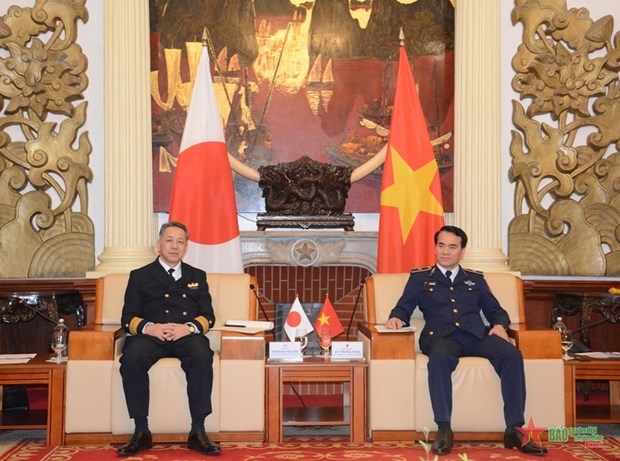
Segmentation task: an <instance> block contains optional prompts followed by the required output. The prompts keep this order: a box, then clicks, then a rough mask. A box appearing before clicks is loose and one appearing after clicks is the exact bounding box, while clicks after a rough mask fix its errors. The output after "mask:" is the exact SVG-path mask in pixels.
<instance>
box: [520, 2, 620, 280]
mask: <svg viewBox="0 0 620 461" xmlns="http://www.w3.org/2000/svg"><path fill="white" fill-rule="evenodd" d="M515 3H516V5H517V6H515V8H514V9H513V12H512V19H513V22H514V23H517V22H521V23H522V25H523V43H522V44H521V45H520V46H519V49H518V52H517V53H516V54H515V56H514V57H513V60H512V64H513V67H514V69H515V71H516V75H515V77H514V79H513V82H512V86H513V88H514V89H515V90H516V91H517V92H518V93H519V94H520V101H514V102H513V122H514V124H515V126H516V128H517V129H516V130H514V131H513V133H512V142H511V146H510V154H511V157H512V166H511V168H510V172H509V174H510V180H511V181H512V182H514V183H515V184H516V190H515V197H514V213H515V217H514V218H513V219H512V221H511V223H510V228H509V262H510V267H511V268H512V269H514V270H518V271H521V272H522V273H524V274H541V275H571V276H577V275H580V276H618V275H620V179H619V178H620V155H619V154H618V145H619V144H618V142H619V141H620V115H619V112H620V103H619V101H620V99H619V98H620V85H619V82H618V69H620V34H619V33H616V34H615V35H613V36H612V34H613V25H614V24H613V17H612V16H611V15H609V16H605V17H602V18H600V19H597V20H594V19H592V18H590V13H589V11H588V10H587V9H586V8H571V9H570V10H569V9H567V8H566V2H565V1H562V0H536V1H534V0H517V1H516V2H515ZM584 3H585V2H584Z"/></svg>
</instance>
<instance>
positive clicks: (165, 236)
mask: <svg viewBox="0 0 620 461" xmlns="http://www.w3.org/2000/svg"><path fill="white" fill-rule="evenodd" d="M188 237H189V235H188V231H187V228H186V227H185V225H183V224H181V223H179V222H174V221H171V222H168V223H166V224H164V225H162V227H161V229H160V231H159V240H158V241H157V249H158V252H159V257H158V258H157V259H156V260H155V261H153V262H152V263H150V264H147V265H146V266H144V267H141V268H140V269H136V270H134V271H132V272H131V274H130V276H129V282H128V283H127V289H126V291H125V304H124V306H123V312H122V316H121V324H122V326H123V328H124V329H125V330H126V331H127V332H128V333H129V335H130V336H128V337H127V338H126V340H125V345H124V348H123V355H122V356H121V359H120V360H121V367H120V372H121V377H122V380H123V390H124V391H125V401H126V403H127V409H128V411H129V416H130V417H131V418H132V419H133V420H134V424H135V431H134V434H133V436H132V437H131V440H130V441H129V442H128V443H127V444H125V445H123V446H122V447H121V448H119V450H118V454H119V455H120V456H133V455H135V454H136V453H138V452H139V451H141V450H146V449H149V448H151V447H152V445H153V440H152V437H151V432H150V430H149V426H148V410H149V375H148V371H149V369H150V368H151V366H152V365H153V364H155V362H157V361H158V360H159V359H161V358H163V357H176V358H178V359H179V360H180V361H181V367H182V369H183V370H184V371H185V375H186V378H187V395H188V400H189V408H190V414H191V418H192V421H191V429H190V432H189V437H188V440H187V447H188V448H189V449H191V450H196V451H199V452H201V453H203V454H205V455H217V454H219V453H220V447H219V446H218V445H216V444H214V443H213V442H211V440H209V437H208V436H207V434H206V432H205V430H204V422H205V419H206V417H207V416H208V415H209V414H210V413H211V389H212V387H213V351H212V350H211V346H210V344H209V339H208V338H207V337H206V336H205V335H204V333H206V332H207V331H208V330H209V328H211V327H212V326H213V324H214V323H215V314H214V312H213V306H212V305H211V295H210V294H209V286H208V284H207V278H206V273H205V272H204V271H203V270H200V269H197V268H195V267H192V266H190V265H189V264H186V263H184V262H182V259H183V257H184V256H185V253H186V252H187V240H188Z"/></svg>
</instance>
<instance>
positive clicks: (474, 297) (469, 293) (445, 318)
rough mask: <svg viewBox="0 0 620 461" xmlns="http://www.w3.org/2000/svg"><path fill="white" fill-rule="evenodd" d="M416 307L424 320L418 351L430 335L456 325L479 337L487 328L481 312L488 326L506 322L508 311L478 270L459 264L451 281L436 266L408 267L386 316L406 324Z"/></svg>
mask: <svg viewBox="0 0 620 461" xmlns="http://www.w3.org/2000/svg"><path fill="white" fill-rule="evenodd" d="M416 307H419V308H420V311H421V312H422V315H423V316H424V321H425V325H424V329H423V330H422V333H421V334H420V348H421V349H422V352H424V351H425V350H427V346H428V345H429V343H430V341H431V340H432V339H433V338H434V337H445V336H448V335H449V334H450V333H453V332H454V331H455V330H456V329H457V328H460V329H463V330H467V331H469V332H470V333H472V334H474V335H475V336H477V337H478V338H483V337H484V336H485V335H487V334H488V332H489V329H490V328H489V327H488V326H487V325H485V324H484V322H483V319H482V317H481V315H480V312H481V311H482V313H483V314H484V317H485V318H486V319H487V321H488V322H489V323H490V324H491V325H498V324H499V325H502V326H503V327H504V328H508V326H509V325H510V318H509V316H508V313H507V312H506V310H505V309H503V308H502V307H501V306H500V304H499V302H498V301H497V298H495V296H493V294H492V293H491V290H490V288H489V285H488V284H487V282H486V280H485V279H484V277H483V275H482V273H480V272H476V271H472V270H468V269H463V268H462V267H461V268H460V270H459V272H458V274H457V275H456V278H455V280H454V283H452V284H451V283H450V281H449V280H448V279H447V278H446V277H445V276H444V275H443V274H442V273H441V271H440V270H439V269H438V268H437V267H436V266H433V267H425V268H422V269H414V270H412V271H411V274H410V275H409V280H407V284H406V285H405V289H404V290H403V294H402V296H401V297H400V299H399V300H398V302H397V303H396V306H395V307H394V308H393V309H392V311H391V312H390V316H389V318H391V317H396V318H399V319H400V320H402V321H403V322H404V323H405V325H408V324H409V321H410V319H411V315H412V314H413V311H414V310H415V308H416Z"/></svg>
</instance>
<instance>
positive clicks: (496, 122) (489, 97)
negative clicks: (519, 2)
mask: <svg viewBox="0 0 620 461" xmlns="http://www.w3.org/2000/svg"><path fill="white" fill-rule="evenodd" d="M455 8H456V24H455V27H456V38H455V46H456V49H455V62H456V68H455V82H456V88H455V106H454V107H455V121H454V122H455V129H454V131H455V179H454V190H455V193H454V224H455V225H457V226H459V227H461V228H462V229H463V230H465V232H467V234H468V235H469V237H470V243H469V245H468V249H467V253H466V257H465V260H464V261H463V265H464V266H466V267H471V268H475V269H479V270H485V271H491V270H493V271H505V270H508V269H509V268H508V266H507V260H508V258H507V256H506V255H505V254H504V253H503V252H502V249H501V200H500V198H501V177H502V174H503V173H502V171H501V150H500V146H501V144H500V29H499V20H500V16H499V15H500V2H499V0H458V1H457V2H456V6H455Z"/></svg>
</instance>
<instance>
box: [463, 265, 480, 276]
mask: <svg viewBox="0 0 620 461" xmlns="http://www.w3.org/2000/svg"><path fill="white" fill-rule="evenodd" d="M463 270H464V271H465V272H471V273H473V274H478V275H484V272H482V271H479V270H476V269H469V268H468V267H464V268H463Z"/></svg>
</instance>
